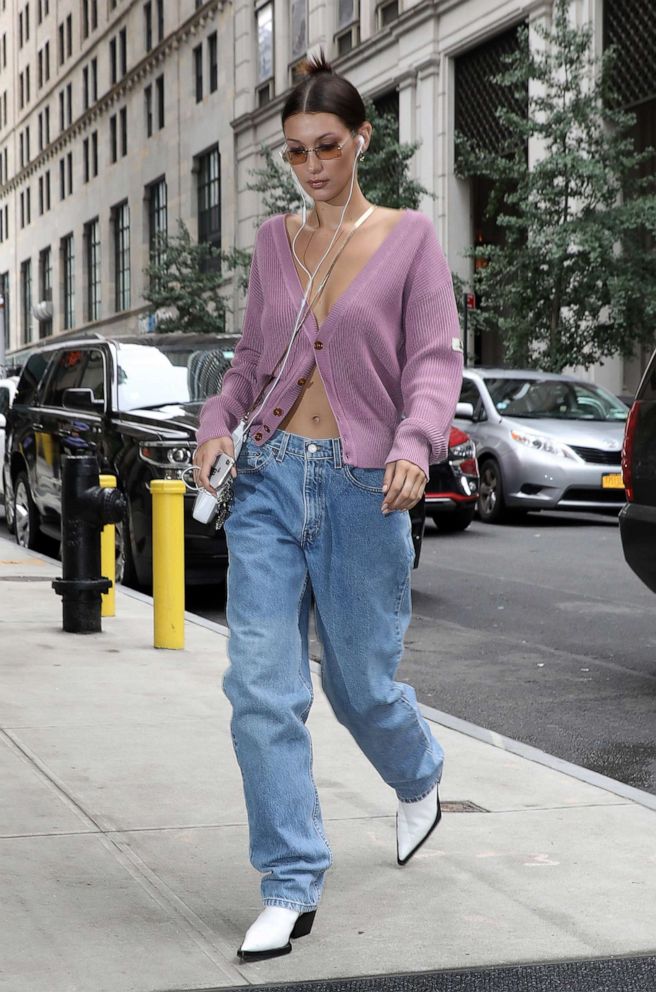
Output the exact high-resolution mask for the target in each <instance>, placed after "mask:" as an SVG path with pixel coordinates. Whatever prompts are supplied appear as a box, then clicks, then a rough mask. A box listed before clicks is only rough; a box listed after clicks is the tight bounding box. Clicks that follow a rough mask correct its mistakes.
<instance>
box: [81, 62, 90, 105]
mask: <svg viewBox="0 0 656 992" xmlns="http://www.w3.org/2000/svg"><path fill="white" fill-rule="evenodd" d="M82 109H83V110H88V109H89V66H88V65H85V66H84V68H83V69H82Z"/></svg>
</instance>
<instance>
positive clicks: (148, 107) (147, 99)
mask: <svg viewBox="0 0 656 992" xmlns="http://www.w3.org/2000/svg"><path fill="white" fill-rule="evenodd" d="M144 110H145V113H146V137H147V138H150V137H151V136H152V133H153V88H152V86H146V88H145V89H144Z"/></svg>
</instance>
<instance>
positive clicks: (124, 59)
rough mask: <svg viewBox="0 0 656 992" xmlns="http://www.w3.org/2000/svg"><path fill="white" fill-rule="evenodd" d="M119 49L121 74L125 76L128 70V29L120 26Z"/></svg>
mask: <svg viewBox="0 0 656 992" xmlns="http://www.w3.org/2000/svg"><path fill="white" fill-rule="evenodd" d="M118 40H119V51H120V56H121V76H125V74H126V73H127V71H128V31H127V28H121V30H120V32H119V36H118Z"/></svg>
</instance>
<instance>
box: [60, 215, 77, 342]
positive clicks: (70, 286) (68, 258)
mask: <svg viewBox="0 0 656 992" xmlns="http://www.w3.org/2000/svg"><path fill="white" fill-rule="evenodd" d="M62 258H63V262H64V328H65V329H68V328H70V327H73V326H74V325H75V251H74V247H73V235H72V234H69V235H68V237H66V238H63V239H62Z"/></svg>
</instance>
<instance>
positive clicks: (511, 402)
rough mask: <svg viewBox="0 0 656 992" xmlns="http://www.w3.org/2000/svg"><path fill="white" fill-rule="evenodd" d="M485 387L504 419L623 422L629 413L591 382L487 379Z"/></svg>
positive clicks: (610, 394) (624, 407)
mask: <svg viewBox="0 0 656 992" xmlns="http://www.w3.org/2000/svg"><path fill="white" fill-rule="evenodd" d="M485 384H486V386H487V388H488V390H489V393H490V396H491V397H492V402H493V403H494V405H495V407H496V409H497V410H498V412H499V413H500V414H501V415H502V416H504V417H526V418H529V419H534V418H535V419H537V418H541V417H549V418H551V419H556V420H602V421H607V420H612V421H624V420H626V416H627V413H628V407H627V406H626V405H625V404H624V403H622V402H621V401H620V400H618V399H617V397H615V396H613V394H612V393H609V392H608V391H607V390H605V389H603V388H602V387H601V386H595V385H594V384H593V383H590V382H573V381H570V380H567V379H523V378H522V379H520V378H517V379H514V378H513V379H507V378H501V377H499V378H493V377H490V378H487V377H486V379H485Z"/></svg>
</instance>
